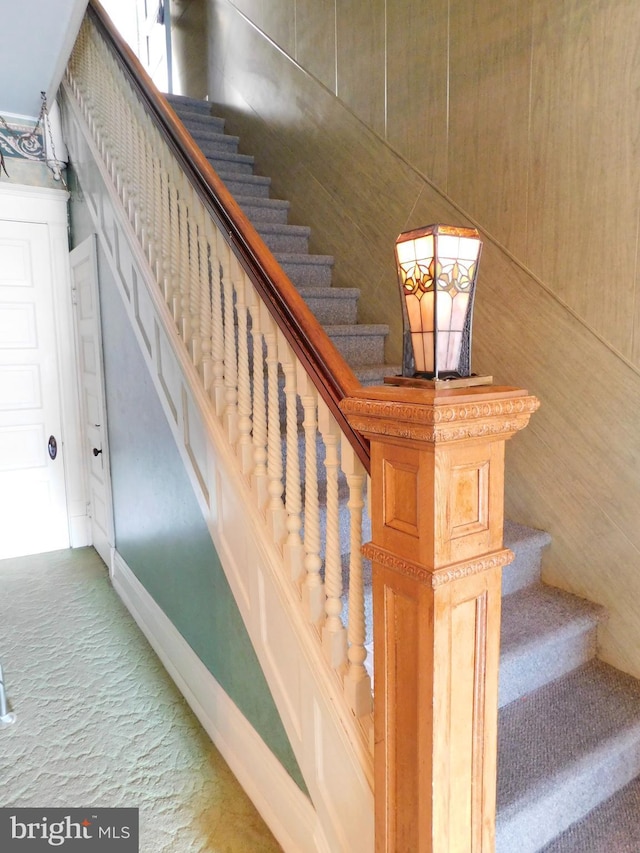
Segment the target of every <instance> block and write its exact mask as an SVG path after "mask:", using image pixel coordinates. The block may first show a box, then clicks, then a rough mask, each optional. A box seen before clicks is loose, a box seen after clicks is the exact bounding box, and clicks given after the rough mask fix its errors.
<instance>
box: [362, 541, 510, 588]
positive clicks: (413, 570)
mask: <svg viewBox="0 0 640 853" xmlns="http://www.w3.org/2000/svg"><path fill="white" fill-rule="evenodd" d="M362 553H363V554H364V556H365V557H367V559H369V560H371V561H372V562H373V563H377V564H378V565H379V566H382V567H383V568H385V569H390V570H391V571H393V572H398V574H401V575H405V576H406V577H410V578H412V579H413V580H416V581H419V582H420V583H425V584H427V585H429V586H431V588H432V589H437V588H438V587H440V586H444V584H447V583H451V582H452V581H457V580H460V579H462V578H468V577H470V576H471V575H477V574H480V573H481V572H486V571H488V570H490V569H495V568H498V567H502V566H506V565H508V564H509V563H510V562H511V561H512V560H513V551H510V550H509V549H508V548H504V549H503V550H502V551H494V552H493V553H492V554H487V555H486V556H484V557H481V558H479V559H477V560H470V561H468V562H463V563H453V564H452V565H450V566H446V567H444V568H442V569H428V568H427V567H426V566H421V565H419V564H418V563H413V562H411V560H404V559H403V558H402V557H399V556H398V555H397V554H392V553H391V552H390V551H387V550H386V549H385V548H380V547H379V546H377V545H374V544H373V542H368V543H367V544H366V545H364V546H363V548H362Z"/></svg>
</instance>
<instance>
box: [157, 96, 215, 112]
mask: <svg viewBox="0 0 640 853" xmlns="http://www.w3.org/2000/svg"><path fill="white" fill-rule="evenodd" d="M165 97H166V99H167V101H169V103H170V104H171V106H172V107H173V109H174V110H175V111H176V112H177V113H178V115H179V116H181V115H182V113H187V114H189V113H198V115H202V116H210V115H211V106H212V105H211V104H210V103H209V102H208V101H201V100H198V99H197V98H189V97H185V96H184V95H165Z"/></svg>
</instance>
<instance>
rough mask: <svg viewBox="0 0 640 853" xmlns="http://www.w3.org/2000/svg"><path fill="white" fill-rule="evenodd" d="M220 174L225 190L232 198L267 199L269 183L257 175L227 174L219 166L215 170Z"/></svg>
mask: <svg viewBox="0 0 640 853" xmlns="http://www.w3.org/2000/svg"><path fill="white" fill-rule="evenodd" d="M217 171H218V172H221V173H222V174H221V175H220V177H221V178H222V180H223V181H224V184H225V186H226V188H227V189H228V190H229V192H230V193H231V195H233V196H239V195H240V196H254V197H255V198H269V191H270V183H271V182H270V181H269V180H265V179H264V178H262V177H260V176H258V175H243V176H239V175H238V174H237V173H236V174H235V175H234V174H229V170H228V169H226V168H225V167H224V166H221V167H220V169H218V170H217Z"/></svg>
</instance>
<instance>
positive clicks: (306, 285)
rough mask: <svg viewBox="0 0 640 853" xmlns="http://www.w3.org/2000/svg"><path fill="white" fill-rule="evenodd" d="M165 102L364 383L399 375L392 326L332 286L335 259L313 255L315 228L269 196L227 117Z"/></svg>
mask: <svg viewBox="0 0 640 853" xmlns="http://www.w3.org/2000/svg"><path fill="white" fill-rule="evenodd" d="M167 100H168V101H169V103H170V104H171V106H172V107H173V109H174V110H175V112H176V113H177V115H178V116H179V117H180V119H181V120H182V122H183V124H184V126H185V127H186V128H187V130H188V131H189V133H190V134H191V136H192V137H193V139H194V141H195V142H196V143H197V144H198V145H199V147H200V148H201V150H202V152H203V154H204V155H205V156H206V158H207V160H208V161H209V162H210V163H211V165H212V166H213V168H214V169H215V170H216V172H217V173H218V175H219V176H220V178H222V180H223V181H224V183H225V185H226V187H227V189H228V190H229V192H230V193H231V194H232V195H233V196H234V198H235V200H236V201H237V202H238V204H239V205H240V207H241V208H242V210H243V212H244V213H245V215H246V216H247V217H248V219H249V220H250V221H251V223H252V224H253V226H254V227H255V229H256V230H257V232H258V234H260V236H261V237H262V239H263V240H264V242H265V244H266V245H267V246H268V247H269V249H271V251H272V252H273V255H274V257H275V258H276V260H277V261H278V263H279V264H280V266H281V267H282V269H283V270H284V271H285V272H286V274H287V275H288V276H289V278H290V279H291V281H292V282H293V284H295V286H296V287H297V289H298V291H299V292H300V294H301V296H302V297H303V299H304V300H305V302H306V303H307V305H308V306H309V308H310V309H311V310H312V311H313V313H314V314H315V315H316V317H317V318H318V320H319V321H320V323H322V325H323V326H324V328H325V331H326V332H327V334H328V336H329V337H330V338H331V340H332V342H333V343H334V345H335V347H336V349H337V350H338V351H339V352H340V354H341V355H342V356H343V357H344V359H345V360H346V361H347V363H348V364H349V365H350V367H351V368H352V369H353V371H354V373H355V374H356V376H357V377H358V379H359V380H360V382H361V383H362V384H363V385H377V384H380V383H381V382H382V379H383V377H384V376H387V375H389V374H390V373H399V372H400V368H399V367H397V366H391V365H385V363H384V342H385V338H386V336H387V335H388V333H389V327H388V326H387V325H386V324H365V323H358V297H359V295H360V291H359V290H358V289H357V288H354V287H333V286H332V274H333V258H332V257H331V256H330V255H313V254H310V253H309V237H310V234H311V229H310V228H309V227H307V226H304V225H290V224H289V223H288V217H289V202H288V201H283V200H281V199H273V198H270V197H269V192H270V185H271V179H270V178H265V177H262V176H261V175H255V174H254V173H253V167H254V158H253V157H252V156H250V155H247V154H239V153H238V144H239V141H240V140H239V138H238V137H237V136H231V135H229V134H225V133H224V119H221V118H217V117H215V116H212V115H211V114H210V110H211V104H210V103H209V102H208V101H199V100H196V99H193V98H187V97H183V96H180V95H169V96H167Z"/></svg>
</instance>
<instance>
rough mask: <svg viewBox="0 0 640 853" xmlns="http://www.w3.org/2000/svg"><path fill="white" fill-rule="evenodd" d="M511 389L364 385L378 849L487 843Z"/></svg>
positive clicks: (425, 852) (518, 413) (359, 424)
mask: <svg viewBox="0 0 640 853" xmlns="http://www.w3.org/2000/svg"><path fill="white" fill-rule="evenodd" d="M538 405H539V404H538V400H537V399H536V398H535V397H531V396H529V395H528V394H527V392H526V391H523V390H521V389H517V388H504V387H494V386H482V387H477V388H467V389H458V390H445V391H434V390H422V389H421V390H416V389H412V388H399V387H395V386H384V387H380V388H363V389H362V390H361V391H360V392H358V393H357V394H355V395H353V396H352V397H350V398H348V399H346V400H344V401H343V403H342V408H343V411H344V412H345V414H346V415H347V417H348V419H349V422H350V423H351V425H352V426H353V427H355V428H356V429H358V430H360V431H361V432H362V433H363V434H364V435H365V436H367V438H369V440H370V441H371V515H372V541H371V543H369V544H368V545H365V547H364V552H365V554H366V556H367V557H369V558H370V559H371V560H372V563H373V601H374V661H375V689H374V718H375V755H374V764H375V802H376V851H377V853H383V851H384V853H453V851H456V853H492V851H493V849H494V836H495V830H494V827H495V790H496V751H497V703H498V657H499V643H500V582H501V572H502V567H503V566H504V565H506V564H507V563H508V562H509V561H510V560H511V559H512V556H513V555H512V553H511V552H510V551H509V550H506V549H505V548H504V547H503V542H502V528H503V502H504V501H503V492H504V446H505V441H506V439H508V438H510V437H511V436H512V435H513V434H514V433H516V432H517V431H518V430H520V429H522V428H523V427H525V426H526V425H527V423H528V421H529V417H530V415H531V413H532V412H534V411H535V410H536V409H537V408H538Z"/></svg>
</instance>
